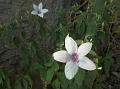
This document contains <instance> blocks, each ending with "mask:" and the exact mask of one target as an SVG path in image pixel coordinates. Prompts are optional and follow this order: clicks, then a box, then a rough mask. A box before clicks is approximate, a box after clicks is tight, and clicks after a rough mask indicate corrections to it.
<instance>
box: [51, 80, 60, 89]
mask: <svg viewBox="0 0 120 89" xmlns="http://www.w3.org/2000/svg"><path fill="white" fill-rule="evenodd" d="M52 86H53V88H54V89H60V81H59V80H58V79H56V80H54V81H53V83H52Z"/></svg>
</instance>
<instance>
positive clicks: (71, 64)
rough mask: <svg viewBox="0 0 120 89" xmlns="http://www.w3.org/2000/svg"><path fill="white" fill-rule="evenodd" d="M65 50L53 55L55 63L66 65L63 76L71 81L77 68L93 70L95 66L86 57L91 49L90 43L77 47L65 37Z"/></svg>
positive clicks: (71, 40)
mask: <svg viewBox="0 0 120 89" xmlns="http://www.w3.org/2000/svg"><path fill="white" fill-rule="evenodd" d="M65 48H66V50H67V51H64V50H61V51H57V52H55V53H53V57H54V59H55V60H56V61H59V62H63V63H66V65H65V76H66V78H67V79H69V80H70V79H72V78H73V77H74V76H75V74H76V73H77V71H78V67H80V68H83V69H85V70H95V69H96V65H95V64H94V62H92V61H91V60H90V59H89V58H88V57H86V55H87V54H88V53H89V51H90V50H91V48H92V43H90V42H87V43H83V44H81V45H80V46H79V47H77V44H76V42H75V41H74V40H73V39H72V38H71V37H69V35H67V37H66V38H65Z"/></svg>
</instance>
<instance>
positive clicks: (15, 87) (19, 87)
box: [14, 80, 22, 89]
mask: <svg viewBox="0 0 120 89" xmlns="http://www.w3.org/2000/svg"><path fill="white" fill-rule="evenodd" d="M14 89H22V85H21V82H20V80H16V81H15V85H14Z"/></svg>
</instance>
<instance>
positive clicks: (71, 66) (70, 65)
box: [65, 61, 78, 80]
mask: <svg viewBox="0 0 120 89" xmlns="http://www.w3.org/2000/svg"><path fill="white" fill-rule="evenodd" d="M77 71H78V65H77V64H76V63H74V62H72V61H69V62H67V63H66V65H65V76H66V78H67V79H69V80H70V79H72V78H73V77H74V76H75V75H76V73H77Z"/></svg>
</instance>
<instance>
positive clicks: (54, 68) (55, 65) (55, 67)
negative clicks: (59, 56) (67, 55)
mask: <svg viewBox="0 0 120 89" xmlns="http://www.w3.org/2000/svg"><path fill="white" fill-rule="evenodd" d="M51 69H52V70H54V71H58V70H59V65H58V63H57V62H54V63H53V64H52V66H51Z"/></svg>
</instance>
